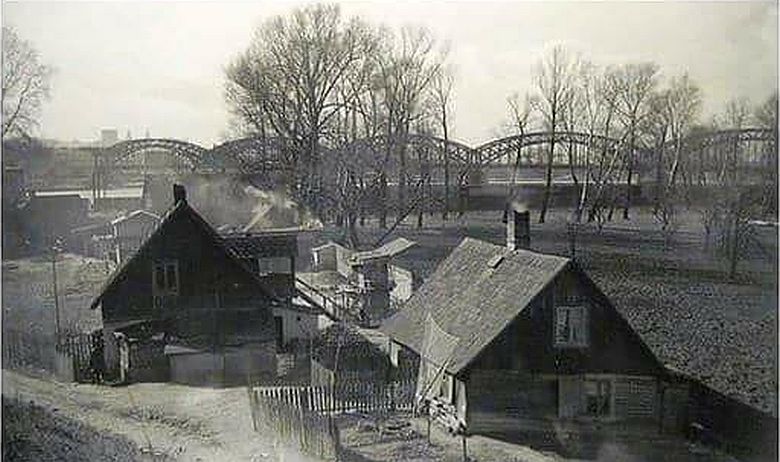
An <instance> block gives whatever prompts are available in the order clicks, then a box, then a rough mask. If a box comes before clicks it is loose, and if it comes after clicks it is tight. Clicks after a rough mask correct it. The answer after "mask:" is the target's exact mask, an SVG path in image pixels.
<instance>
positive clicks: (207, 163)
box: [93, 128, 777, 188]
mask: <svg viewBox="0 0 780 462" xmlns="http://www.w3.org/2000/svg"><path fill="white" fill-rule="evenodd" d="M554 136H555V141H556V142H557V143H560V145H562V146H565V145H567V144H573V145H577V146H590V147H592V148H594V149H596V150H608V151H612V152H614V150H620V149H625V148H626V143H625V140H621V139H616V138H608V137H604V136H602V135H589V134H587V133H581V132H568V131H567V132H557V133H555V135H554ZM552 137H553V135H552V133H550V132H532V133H526V134H523V135H515V136H508V137H504V138H500V139H496V140H492V141H489V142H487V143H484V144H482V145H479V146H477V147H476V148H474V147H471V146H469V145H467V144H465V143H461V142H458V141H455V140H447V141H445V140H444V139H442V138H440V137H437V136H431V135H422V134H409V135H407V136H406V137H404V138H402V139H393V138H389V137H387V136H378V137H373V138H364V139H359V140H357V141H355V142H353V143H351V144H347V145H345V146H344V147H342V148H339V149H333V148H329V147H327V146H323V145H321V146H320V147H319V151H320V152H321V153H323V155H324V158H325V159H333V158H335V157H334V156H338V155H356V156H358V157H359V158H360V159H361V162H364V163H365V165H366V166H368V167H369V169H371V168H374V169H377V170H378V169H383V171H386V172H388V176H391V177H392V176H396V175H398V174H399V173H400V159H399V158H398V157H399V156H398V154H399V153H400V152H401V151H400V149H404V150H405V151H404V152H405V153H406V162H407V163H406V167H407V174H410V175H412V176H413V175H414V174H415V172H420V171H421V169H423V168H428V169H431V170H436V169H441V168H442V167H443V165H444V164H445V159H446V160H448V161H449V166H450V169H451V170H450V171H451V174H452V175H453V177H458V178H460V180H459V181H462V180H463V179H464V178H465V177H466V176H467V175H468V174H469V173H472V172H477V173H478V172H479V171H480V170H481V169H483V168H485V167H487V166H489V165H491V164H495V163H498V162H502V161H504V160H506V161H509V160H510V159H511V158H512V157H513V156H517V155H518V153H523V152H524V148H528V147H533V146H540V145H545V144H549V143H550V141H551V140H552ZM776 145H777V131H776V130H771V129H761V128H746V129H741V130H721V131H714V132H701V133H696V134H693V135H691V136H689V137H687V138H686V139H685V140H683V142H682V145H681V149H683V150H684V151H685V152H690V153H695V154H696V156H695V157H696V158H697V159H698V160H697V161H698V162H699V164H700V165H701V166H702V168H704V169H714V168H715V165H716V164H717V161H719V160H720V159H722V157H721V156H722V155H723V153H724V152H725V151H726V150H728V149H733V148H734V146H738V147H740V148H741V149H740V152H741V154H740V155H742V156H745V157H746V165H748V166H750V165H755V166H762V165H763V166H766V159H765V158H766V155H765V152H766V150H767V147H771V149H776ZM299 147H300V144H299V143H297V142H296V141H295V140H292V139H286V138H281V137H267V138H262V137H247V138H241V139H236V140H230V141H227V142H224V143H222V144H219V145H216V146H214V147H212V148H205V147H203V146H200V145H198V144H195V143H190V142H187V141H181V140H175V139H167V138H146V139H137V140H127V141H121V142H119V143H116V144H114V145H112V146H110V147H108V148H106V149H103V150H102V151H99V152H98V153H97V154H96V156H95V167H94V174H93V175H95V178H93V184H94V185H95V187H97V188H100V187H103V186H104V185H105V183H106V177H107V176H109V175H110V172H112V171H113V170H115V169H128V168H129V169H140V168H142V167H144V162H145V161H142V162H140V163H139V161H138V157H139V154H144V153H145V154H147V155H152V156H156V155H172V156H173V157H174V158H175V159H177V160H178V161H179V162H180V165H179V167H180V168H182V169H184V170H190V171H197V172H228V173H238V174H242V175H250V176H251V175H256V176H257V175H264V174H268V173H269V172H287V173H289V172H290V170H291V169H292V167H291V166H292V165H293V162H292V161H293V159H294V156H295V152H296V151H297V149H298V148H299ZM675 148H676V147H675V146H673V144H672V143H667V144H666V145H664V146H663V147H662V149H664V150H665V151H667V152H670V151H671V150H672V149H675ZM637 150H638V154H639V155H638V157H637V168H638V169H640V170H647V169H648V168H650V167H651V165H652V161H653V159H655V157H654V156H653V154H654V152H655V151H654V150H653V149H650V148H646V147H641V146H640V147H638V148H637ZM525 153H526V154H525V156H526V157H525V161H526V162H522V163H521V165H522V166H523V167H542V166H544V164H545V159H544V156H543V155H540V154H539V152H538V150H537V152H536V153H534V152H533V151H531V150H528V149H525ZM326 162H327V161H326ZM330 167H332V165H331V166H330Z"/></svg>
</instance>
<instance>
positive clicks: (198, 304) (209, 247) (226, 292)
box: [93, 201, 275, 344]
mask: <svg viewBox="0 0 780 462" xmlns="http://www.w3.org/2000/svg"><path fill="white" fill-rule="evenodd" d="M159 271H164V272H165V273H166V274H165V275H164V276H162V277H161V280H162V281H164V284H165V285H166V287H168V285H172V288H171V290H170V291H168V290H166V291H162V293H161V291H160V289H159V286H160V283H159V281H158V282H157V284H155V282H154V278H155V277H157V275H158V272H159ZM274 301H275V300H274V298H273V297H272V296H270V295H269V294H268V293H267V292H266V291H265V290H264V289H263V288H262V286H261V284H260V281H259V280H258V278H257V277H256V276H255V275H254V274H252V273H251V271H249V270H248V269H247V268H246V267H244V266H243V265H242V264H241V263H240V262H239V260H238V259H236V258H235V256H233V255H231V254H230V253H229V252H228V251H227V250H226V248H225V247H224V246H223V245H222V243H221V241H220V239H219V236H218V235H217V234H216V233H215V232H214V230H213V229H211V227H210V226H209V225H208V224H207V223H206V222H205V221H203V219H202V218H201V217H200V216H199V215H198V214H197V212H195V211H194V210H193V209H192V208H190V207H189V206H188V205H187V203H186V202H184V201H182V202H179V203H177V205H176V206H175V207H174V208H173V209H171V211H169V213H168V214H167V215H166V216H165V218H164V219H163V221H162V222H161V223H160V225H159V226H158V228H157V229H156V230H155V231H154V233H153V234H152V235H151V236H150V237H149V239H147V241H146V242H144V244H143V245H142V246H141V248H140V249H139V250H138V252H137V253H136V254H135V255H134V256H133V257H132V258H131V259H130V260H128V261H127V262H126V263H125V264H124V265H123V266H122V267H121V268H119V269H118V270H117V272H116V273H115V274H114V275H113V276H112V278H111V279H110V280H109V281H108V283H107V284H106V286H105V288H104V289H103V291H101V293H100V295H99V296H98V297H97V298H96V300H95V302H93V306H95V305H97V304H98V303H100V304H101V306H102V311H103V320H104V323H120V322H126V321H129V320H137V319H164V320H167V321H169V322H170V324H169V325H170V332H171V333H172V334H173V335H175V336H179V337H193V338H198V339H199V340H198V341H199V342H200V341H204V342H206V343H214V342H218V343H221V344H224V343H231V342H235V341H238V340H237V338H239V337H241V338H249V337H254V338H255V339H257V338H260V337H263V338H265V337H269V338H272V337H273V329H272V325H271V307H272V304H273V303H274ZM209 335H210V336H212V338H210V339H206V338H204V336H209Z"/></svg>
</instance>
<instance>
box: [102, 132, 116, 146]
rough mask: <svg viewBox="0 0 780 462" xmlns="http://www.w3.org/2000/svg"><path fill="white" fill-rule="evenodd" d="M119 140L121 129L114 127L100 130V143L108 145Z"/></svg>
mask: <svg viewBox="0 0 780 462" xmlns="http://www.w3.org/2000/svg"><path fill="white" fill-rule="evenodd" d="M117 141H119V131H118V130H116V129H113V128H105V129H103V130H100V145H101V146H102V147H108V146H111V145H113V144H116V142H117Z"/></svg>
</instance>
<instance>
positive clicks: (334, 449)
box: [248, 381, 415, 460]
mask: <svg viewBox="0 0 780 462" xmlns="http://www.w3.org/2000/svg"><path fill="white" fill-rule="evenodd" d="M414 391H415V383H414V382H413V381H404V382H391V383H388V384H376V383H366V382H359V381H348V382H342V383H341V384H339V385H338V386H336V387H335V388H331V387H313V386H299V387H296V386H282V387H263V386H254V387H253V386H250V387H249V389H248V392H249V405H250V409H251V412H252V424H253V428H254V430H255V431H261V432H262V431H268V430H271V431H273V432H274V433H276V434H277V435H278V436H279V437H280V438H282V440H284V441H285V442H286V443H288V444H295V445H297V446H298V447H300V449H301V450H302V451H303V452H305V453H306V454H309V455H311V456H314V457H319V458H322V459H327V460H332V459H336V458H337V457H338V454H339V450H340V447H341V446H340V438H339V431H338V428H337V427H336V426H335V424H334V423H333V415H334V414H336V413H340V412H348V411H363V412H393V411H411V409H412V405H413V402H414Z"/></svg>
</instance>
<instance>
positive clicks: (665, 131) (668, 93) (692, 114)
mask: <svg viewBox="0 0 780 462" xmlns="http://www.w3.org/2000/svg"><path fill="white" fill-rule="evenodd" d="M650 107H651V108H652V110H653V111H655V112H656V117H655V119H656V121H657V125H658V126H659V127H658V132H659V135H658V139H659V141H660V143H656V148H657V149H659V154H658V156H659V157H658V160H657V162H658V164H657V167H656V168H657V169H663V168H664V160H663V152H664V148H665V146H666V144H667V143H666V141H667V135H668V140H669V141H670V142H671V144H672V159H671V164H670V166H669V172H668V174H667V175H661V176H660V178H657V180H660V184H659V190H658V197H657V198H656V207H655V208H654V214H655V217H656V219H657V220H658V221H659V223H660V224H661V230H662V231H663V232H664V233H665V234H666V236H667V238H671V235H672V234H673V233H674V231H675V228H676V221H675V219H676V212H677V209H676V207H677V205H678V203H679V202H681V199H682V198H681V193H682V192H683V191H681V186H680V185H678V184H677V183H678V182H677V178H678V176H679V173H680V169H681V165H683V164H685V165H690V162H688V159H684V158H683V156H684V155H686V154H690V147H686V146H684V142H685V138H686V137H687V136H688V134H689V133H690V131H691V128H692V127H693V126H694V124H695V122H696V120H697V117H698V115H699V112H700V110H701V90H700V89H699V87H698V86H697V85H696V83H695V82H693V81H692V80H691V78H690V77H689V76H688V74H683V75H681V76H678V77H674V78H672V79H671V80H670V81H669V86H668V88H667V89H665V90H664V91H662V92H661V93H659V94H658V95H657V96H655V97H651V103H650ZM691 173H692V172H688V177H690V176H691ZM656 174H657V175H658V172H657V173H656Z"/></svg>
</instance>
